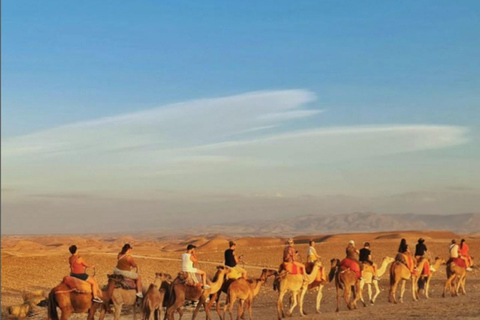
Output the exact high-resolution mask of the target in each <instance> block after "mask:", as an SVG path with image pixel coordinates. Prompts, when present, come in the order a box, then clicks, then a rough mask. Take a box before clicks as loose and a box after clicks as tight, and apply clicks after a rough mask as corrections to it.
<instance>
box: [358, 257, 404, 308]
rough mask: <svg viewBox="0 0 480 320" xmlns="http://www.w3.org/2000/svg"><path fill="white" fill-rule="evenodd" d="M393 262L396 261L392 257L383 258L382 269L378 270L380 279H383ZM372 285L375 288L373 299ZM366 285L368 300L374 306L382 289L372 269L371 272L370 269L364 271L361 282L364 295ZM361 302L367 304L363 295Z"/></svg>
mask: <svg viewBox="0 0 480 320" xmlns="http://www.w3.org/2000/svg"><path fill="white" fill-rule="evenodd" d="M393 261H395V259H393V258H392V257H385V258H383V260H382V264H381V265H380V268H378V269H377V277H379V278H380V277H382V276H383V275H384V274H385V272H386V271H387V267H388V265H389V264H390V263H392V262H393ZM372 284H373V286H374V287H375V293H374V294H373V297H372ZM365 285H367V293H368V300H369V301H370V303H371V304H374V303H375V300H376V299H377V297H378V295H379V294H380V287H379V286H378V280H375V279H374V278H373V269H370V270H369V268H364V269H363V272H362V280H360V288H361V290H362V293H363V287H364V286H365ZM360 300H361V301H362V302H363V303H364V304H365V302H364V300H363V294H362V296H361V297H360Z"/></svg>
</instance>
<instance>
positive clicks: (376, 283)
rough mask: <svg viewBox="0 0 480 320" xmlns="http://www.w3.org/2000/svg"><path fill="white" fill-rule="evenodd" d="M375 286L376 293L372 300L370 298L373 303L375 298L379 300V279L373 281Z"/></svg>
mask: <svg viewBox="0 0 480 320" xmlns="http://www.w3.org/2000/svg"><path fill="white" fill-rule="evenodd" d="M372 283H373V286H374V287H375V293H374V294H373V298H372V300H370V303H371V304H375V300H377V297H378V295H379V294H380V288H379V287H378V281H377V280H374V281H372Z"/></svg>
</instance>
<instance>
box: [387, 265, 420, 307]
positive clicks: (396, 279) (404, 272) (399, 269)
mask: <svg viewBox="0 0 480 320" xmlns="http://www.w3.org/2000/svg"><path fill="white" fill-rule="evenodd" d="M414 261H415V259H414ZM426 261H427V260H426V259H424V258H420V260H419V261H418V263H417V266H416V268H415V270H414V271H413V273H412V272H410V269H409V268H408V267H407V265H406V264H405V263H403V262H402V261H398V259H397V260H396V261H395V262H393V263H392V266H391V267H390V292H389V298H388V301H389V302H393V303H395V304H396V303H397V298H396V297H395V293H396V291H397V286H398V284H399V283H400V281H402V287H401V289H400V303H403V294H404V292H405V283H406V281H407V280H412V298H413V301H417V300H418V295H417V286H416V284H417V281H418V277H419V276H420V273H421V272H422V270H423V265H424V264H425V262H426Z"/></svg>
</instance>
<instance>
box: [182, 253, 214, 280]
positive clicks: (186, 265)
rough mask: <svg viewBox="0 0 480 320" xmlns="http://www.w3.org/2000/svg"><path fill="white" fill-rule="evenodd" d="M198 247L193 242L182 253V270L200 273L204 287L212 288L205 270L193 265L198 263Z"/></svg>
mask: <svg viewBox="0 0 480 320" xmlns="http://www.w3.org/2000/svg"><path fill="white" fill-rule="evenodd" d="M196 248H197V247H196V246H194V245H193V244H189V245H188V246H187V251H186V252H185V253H184V254H182V271H184V272H188V273H195V274H198V275H200V276H201V278H202V288H203V289H210V286H209V285H208V284H207V274H206V273H205V271H203V270H200V269H197V268H195V267H194V266H193V264H194V263H198V258H197V253H196V252H195V249H196Z"/></svg>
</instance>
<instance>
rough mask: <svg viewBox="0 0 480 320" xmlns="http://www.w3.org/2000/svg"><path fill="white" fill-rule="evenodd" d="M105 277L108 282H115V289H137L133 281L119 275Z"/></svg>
mask: <svg viewBox="0 0 480 320" xmlns="http://www.w3.org/2000/svg"><path fill="white" fill-rule="evenodd" d="M107 277H108V279H109V280H113V281H115V288H122V289H125V290H135V289H137V284H136V282H135V280H133V279H129V278H126V277H124V276H122V275H121V274H108V275H107Z"/></svg>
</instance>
